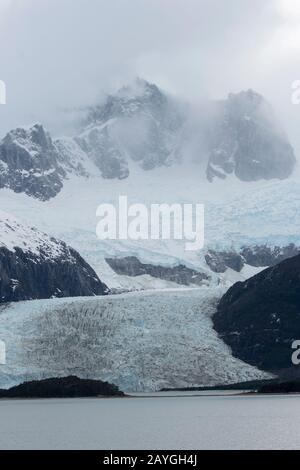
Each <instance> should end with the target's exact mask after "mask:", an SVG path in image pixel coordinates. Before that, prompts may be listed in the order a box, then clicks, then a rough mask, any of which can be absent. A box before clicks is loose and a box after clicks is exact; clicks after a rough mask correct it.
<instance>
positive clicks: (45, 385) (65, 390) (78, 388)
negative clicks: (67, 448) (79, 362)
mask: <svg viewBox="0 0 300 470" xmlns="http://www.w3.org/2000/svg"><path fill="white" fill-rule="evenodd" d="M97 396H108V397H111V396H115V397H122V396H124V393H123V392H121V391H120V390H119V389H118V387H117V386H116V385H112V384H110V383H108V382H102V381H101V380H87V379H79V378H78V377H75V376H70V377H62V378H50V379H44V380H34V381H32V382H25V383H23V384H21V385H17V386H16V387H12V388H10V389H9V390H0V398H75V397H78V398H84V397H97Z"/></svg>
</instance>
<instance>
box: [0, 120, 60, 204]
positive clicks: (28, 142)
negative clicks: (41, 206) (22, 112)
mask: <svg viewBox="0 0 300 470" xmlns="http://www.w3.org/2000/svg"><path fill="white" fill-rule="evenodd" d="M65 176H66V174H65V171H64V169H63V168H62V167H61V166H60V165H59V163H58V152H57V149H56V147H55V146H54V144H53V142H52V139H51V137H50V135H49V134H48V133H47V132H45V130H44V128H43V127H42V126H41V125H39V124H36V125H34V126H33V127H31V128H28V129H25V128H19V129H15V130H13V131H11V132H9V133H8V134H7V135H6V137H4V139H3V140H2V142H1V144H0V188H10V189H12V190H13V191H15V192H17V193H21V192H24V193H26V194H28V195H29V196H33V197H35V198H37V199H41V200H43V201H45V200H47V199H50V198H51V197H54V196H56V194H57V193H59V191H60V190H61V188H62V186H63V183H62V180H63V178H64V177H65Z"/></svg>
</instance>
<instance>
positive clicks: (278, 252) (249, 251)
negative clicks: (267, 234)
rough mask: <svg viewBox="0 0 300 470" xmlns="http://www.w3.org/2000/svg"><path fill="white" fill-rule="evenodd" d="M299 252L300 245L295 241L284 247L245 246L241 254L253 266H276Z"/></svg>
mask: <svg viewBox="0 0 300 470" xmlns="http://www.w3.org/2000/svg"><path fill="white" fill-rule="evenodd" d="M298 254H300V247H299V246H296V245H294V244H293V243H291V244H290V245H287V246H284V247H279V246H274V247H269V246H265V245H256V246H253V247H244V248H242V250H241V256H242V257H243V259H244V260H245V263H247V264H250V265H251V266H275V264H278V263H280V262H281V261H284V260H285V259H287V258H292V257H293V256H296V255H298Z"/></svg>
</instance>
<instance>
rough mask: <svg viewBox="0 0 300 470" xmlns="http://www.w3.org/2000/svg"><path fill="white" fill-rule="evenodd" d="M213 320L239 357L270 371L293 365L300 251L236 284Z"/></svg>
mask: <svg viewBox="0 0 300 470" xmlns="http://www.w3.org/2000/svg"><path fill="white" fill-rule="evenodd" d="M213 322H214V328H215V329H216V330H217V332H218V333H219V335H220V336H221V337H222V339H223V340H224V341H225V342H226V343H227V344H228V345H229V346H230V347H231V349H232V352H233V354H234V356H236V357H238V358H239V359H242V360H244V361H245V362H248V363H250V364H252V365H255V366H257V367H259V368H261V369H265V370H278V369H284V368H289V367H292V365H293V364H292V359H291V357H292V353H293V350H292V343H293V341H294V340H297V339H299V338H300V255H297V256H295V257H293V258H289V259H286V260H285V261H282V262H281V263H280V264H278V265H276V266H274V267H271V268H268V269H266V270H264V271H262V272H261V273H259V274H257V275H256V276H254V277H252V278H251V279H249V280H247V281H246V282H238V283H236V284H235V285H234V286H233V287H231V288H230V289H229V290H228V291H227V293H226V294H225V295H224V296H223V298H222V299H221V301H220V303H219V305H218V309H217V313H216V314H215V315H214V317H213Z"/></svg>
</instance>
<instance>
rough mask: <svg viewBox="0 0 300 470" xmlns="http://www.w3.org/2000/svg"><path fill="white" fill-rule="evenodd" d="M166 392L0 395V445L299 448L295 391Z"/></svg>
mask: <svg viewBox="0 0 300 470" xmlns="http://www.w3.org/2000/svg"><path fill="white" fill-rule="evenodd" d="M174 395H175V396H174ZM174 395H173V396H169V395H168V393H166V394H159V395H158V396H153V397H149V398H146V397H143V396H140V395H139V396H136V397H134V398H125V399H122V398H111V399H110V398H108V399H66V400H61V399H58V400H57V399H54V400H11V401H9V400H7V401H6V400H1V401H0V422H1V426H0V449H300V395H299V396H298V395H292V396H284V395H280V396H232V395H226V396H220V395H216V396H212V395H210V396H205V395H202V396H191V394H187V395H184V394H183V395H184V396H182V394H181V396H176V394H174Z"/></svg>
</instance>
